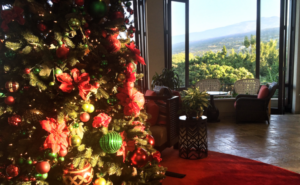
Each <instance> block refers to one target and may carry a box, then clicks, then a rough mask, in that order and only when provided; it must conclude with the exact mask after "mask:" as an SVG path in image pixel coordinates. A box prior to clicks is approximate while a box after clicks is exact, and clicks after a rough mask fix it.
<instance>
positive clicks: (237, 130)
mask: <svg viewBox="0 0 300 185" xmlns="http://www.w3.org/2000/svg"><path fill="white" fill-rule="evenodd" d="M208 149H209V150H210V151H216V152H222V153H226V154H232V155H236V156H240V157H245V158H250V159H253V160H257V161H261V162H264V163H268V164H272V165H275V166H278V167H281V168H284V169H287V170H290V171H293V172H296V173H300V115H295V114H293V115H291V114H288V115H272V116H271V123H270V125H268V124H267V123H238V124H237V123H236V122H235V119H234V118H226V119H225V118H223V119H222V120H221V122H219V123H208Z"/></svg>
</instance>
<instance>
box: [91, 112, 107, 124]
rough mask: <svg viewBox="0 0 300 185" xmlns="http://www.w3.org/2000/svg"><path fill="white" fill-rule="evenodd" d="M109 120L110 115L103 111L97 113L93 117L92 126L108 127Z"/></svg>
mask: <svg viewBox="0 0 300 185" xmlns="http://www.w3.org/2000/svg"><path fill="white" fill-rule="evenodd" d="M110 121H111V117H110V116H108V115H107V114H105V113H101V114H98V115H97V116H96V117H94V121H93V127H94V128H98V127H101V126H104V127H108V124H109V123H110Z"/></svg>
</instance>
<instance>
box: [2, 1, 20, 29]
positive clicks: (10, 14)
mask: <svg viewBox="0 0 300 185" xmlns="http://www.w3.org/2000/svg"><path fill="white" fill-rule="evenodd" d="M23 12H24V10H23V9H22V8H20V7H17V6H14V7H13V8H12V9H10V10H3V11H1V18H2V20H3V21H2V24H1V28H2V29H3V31H5V32H7V31H8V30H9V28H8V26H7V24H8V23H10V22H11V21H13V20H15V21H17V22H18V23H19V24H21V25H24V24H25V19H24V17H23Z"/></svg>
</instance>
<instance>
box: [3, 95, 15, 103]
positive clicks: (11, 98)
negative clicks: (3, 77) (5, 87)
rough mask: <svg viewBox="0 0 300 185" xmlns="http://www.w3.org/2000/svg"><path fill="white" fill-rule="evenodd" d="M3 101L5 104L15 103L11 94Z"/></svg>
mask: <svg viewBox="0 0 300 185" xmlns="http://www.w3.org/2000/svg"><path fill="white" fill-rule="evenodd" d="M4 102H5V104H6V105H13V104H14V103H15V98H14V97H12V96H7V97H6V98H5V100H4Z"/></svg>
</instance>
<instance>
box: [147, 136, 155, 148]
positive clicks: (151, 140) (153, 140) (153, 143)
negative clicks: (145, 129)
mask: <svg viewBox="0 0 300 185" xmlns="http://www.w3.org/2000/svg"><path fill="white" fill-rule="evenodd" d="M146 138H147V141H148V143H149V144H150V145H152V146H154V145H155V139H154V137H153V136H151V135H147V137H146Z"/></svg>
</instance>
